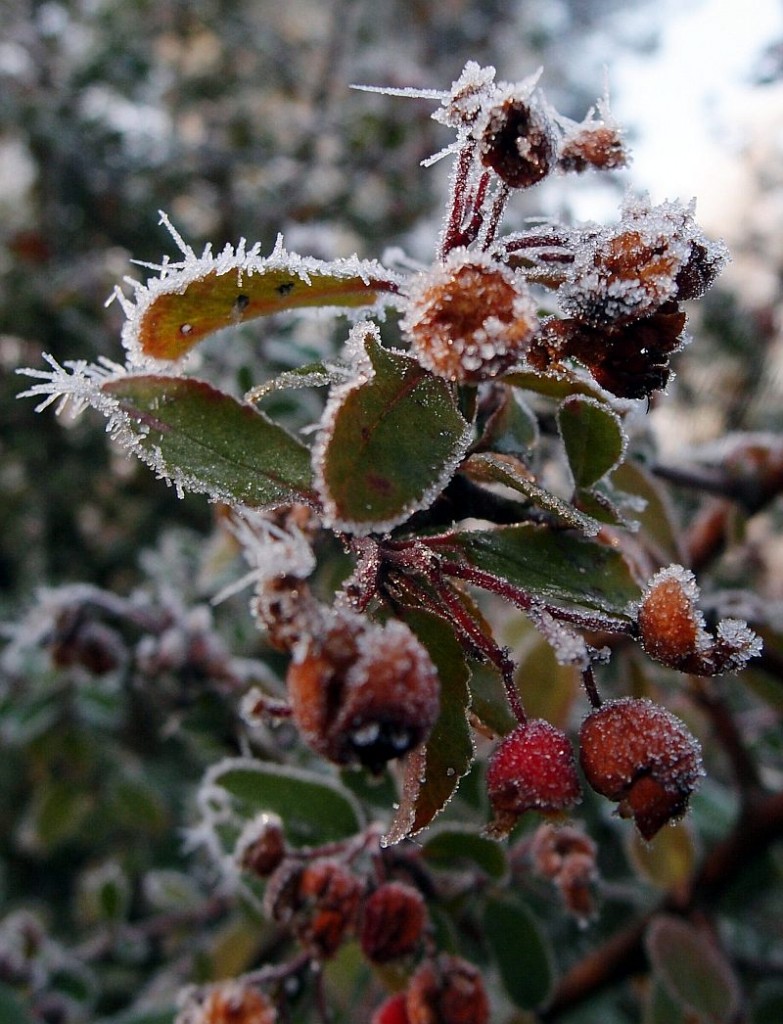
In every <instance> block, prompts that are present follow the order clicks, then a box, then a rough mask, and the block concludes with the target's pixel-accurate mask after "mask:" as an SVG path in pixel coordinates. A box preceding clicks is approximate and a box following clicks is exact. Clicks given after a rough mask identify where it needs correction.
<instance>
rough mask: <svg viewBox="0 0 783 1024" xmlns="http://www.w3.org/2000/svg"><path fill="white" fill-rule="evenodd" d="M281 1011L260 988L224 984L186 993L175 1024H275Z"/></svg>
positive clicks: (230, 982)
mask: <svg viewBox="0 0 783 1024" xmlns="http://www.w3.org/2000/svg"><path fill="white" fill-rule="evenodd" d="M276 1021H277V1011H276V1010H275V1008H274V1006H273V1005H272V1003H271V1002H270V1001H269V999H268V998H267V997H266V996H265V995H264V994H263V993H262V992H260V991H259V990H258V989H257V988H254V987H253V986H251V985H245V984H243V983H242V982H241V981H223V982H218V983H217V984H215V985H210V986H208V987H206V988H191V989H185V991H184V992H183V993H182V996H181V999H180V1011H179V1013H178V1014H177V1016H176V1019H175V1022H174V1024H275V1022H276Z"/></svg>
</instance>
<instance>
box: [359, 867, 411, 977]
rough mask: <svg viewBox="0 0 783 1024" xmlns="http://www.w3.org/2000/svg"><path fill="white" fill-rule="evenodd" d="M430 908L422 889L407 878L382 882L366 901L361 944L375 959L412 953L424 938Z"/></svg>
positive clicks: (374, 961) (363, 949)
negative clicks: (404, 881) (425, 901)
mask: <svg viewBox="0 0 783 1024" xmlns="http://www.w3.org/2000/svg"><path fill="white" fill-rule="evenodd" d="M426 917H427V912H426V909H425V905H424V899H423V898H422V895H421V893H420V892H419V891H418V889H414V888H413V886H410V885H405V884H404V883H403V882H386V883H385V884H384V885H381V886H379V887H378V888H377V889H376V890H375V892H374V893H373V894H372V895H371V896H370V898H369V899H368V900H367V902H366V903H365V905H364V911H363V916H362V926H361V933H360V939H361V946H362V951H363V953H364V955H365V956H366V957H367V959H368V960H372V961H373V963H376V964H383V963H387V962H388V961H389V960H396V959H397V958H398V957H401V956H407V955H408V954H409V953H412V952H413V951H414V950H415V949H416V947H417V946H418V944H419V941H420V940H421V936H422V932H423V931H424V924H425V921H426Z"/></svg>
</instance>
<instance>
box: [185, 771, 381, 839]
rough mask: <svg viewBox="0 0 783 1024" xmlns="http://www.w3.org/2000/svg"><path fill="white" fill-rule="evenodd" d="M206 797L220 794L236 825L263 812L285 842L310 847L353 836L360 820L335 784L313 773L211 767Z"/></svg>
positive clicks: (347, 796) (347, 795) (350, 799)
mask: <svg viewBox="0 0 783 1024" xmlns="http://www.w3.org/2000/svg"><path fill="white" fill-rule="evenodd" d="M204 787H205V790H206V792H209V790H210V789H211V788H216V789H219V790H223V791H224V792H225V793H227V794H228V795H229V796H230V797H231V805H232V809H233V811H234V814H235V816H236V817H237V818H238V819H239V822H240V824H241V823H242V822H243V821H246V820H249V819H250V818H253V817H255V816H256V815H257V814H260V813H261V812H263V811H268V812H273V813H275V814H278V815H279V816H280V818H281V819H282V821H283V824H284V826H285V834H286V839H287V840H288V841H289V842H290V843H292V844H293V845H294V846H304V845H308V846H314V845H319V844H321V843H330V842H335V841H336V840H338V839H345V838H347V837H348V836H352V835H355V834H356V833H357V832H358V831H359V830H360V828H361V827H362V824H361V814H360V811H359V808H358V805H357V804H356V801H355V800H354V799H353V797H352V796H351V794H350V793H349V792H348V791H347V790H345V789H344V788H343V787H342V786H341V785H340V784H339V783H338V782H336V781H334V780H333V779H330V778H328V777H326V776H323V775H316V774H315V773H314V772H306V771H303V770H302V769H298V768H290V767H284V766H281V765H273V764H269V763H266V762H261V761H251V760H249V759H244V758H236V759H228V760H226V761H222V762H220V763H219V764H217V765H215V766H214V767H213V768H211V769H210V771H209V772H208V773H207V776H206V778H205V780H204Z"/></svg>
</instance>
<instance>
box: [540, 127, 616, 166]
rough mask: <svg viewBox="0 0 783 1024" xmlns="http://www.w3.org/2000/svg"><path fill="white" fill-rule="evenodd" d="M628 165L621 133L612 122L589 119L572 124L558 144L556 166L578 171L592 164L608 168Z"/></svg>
mask: <svg viewBox="0 0 783 1024" xmlns="http://www.w3.org/2000/svg"><path fill="white" fill-rule="evenodd" d="M627 165H628V152H627V150H626V148H625V144H624V142H623V137H622V133H621V132H620V130H619V129H618V128H617V126H616V125H614V124H605V123H604V122H602V121H589V122H586V123H583V124H579V125H576V126H575V127H574V129H573V130H572V131H570V132H568V133H567V134H566V136H565V138H564V139H563V141H562V142H561V144H560V152H559V155H558V160H557V166H558V169H559V170H561V171H573V172H576V173H577V174H581V173H582V172H583V171H586V170H588V168H590V167H593V168H595V169H596V170H600V171H611V170H616V169H618V168H621V167H626V166H627Z"/></svg>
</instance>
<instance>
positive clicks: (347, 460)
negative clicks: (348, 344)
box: [313, 324, 470, 535]
mask: <svg viewBox="0 0 783 1024" xmlns="http://www.w3.org/2000/svg"><path fill="white" fill-rule="evenodd" d="M353 343H354V346H355V348H354V355H355V361H356V375H355V377H354V378H353V379H352V380H350V381H349V382H348V383H346V384H344V385H342V386H340V387H337V388H335V389H334V390H333V392H332V395H331V397H330V399H329V402H328V403H327V406H326V409H325V410H324V415H323V419H322V422H321V432H320V435H319V439H318V442H317V443H316V446H315V449H314V453H313V461H314V467H315V482H316V487H317V489H318V491H319V493H320V495H321V498H322V499H323V504H324V509H325V512H326V516H327V520H328V522H329V525H330V526H332V527H333V528H334V529H336V530H343V531H345V532H347V533H355V534H360V535H364V534H368V533H383V532H386V531H387V530H391V529H392V528H393V527H395V526H398V525H399V524H400V523H403V522H405V520H406V519H408V518H409V517H410V516H411V515H412V514H413V513H414V512H416V511H418V510H419V509H422V508H426V507H427V506H428V505H429V504H430V503H431V502H432V501H434V499H435V498H436V497H437V495H438V494H439V493H440V491H441V490H442V489H443V488H444V487H445V486H446V484H447V483H448V481H449V480H450V479H451V477H452V476H453V474H454V472H455V470H456V467H457V465H458V463H459V461H460V459H461V458H462V456H463V455H464V454H465V450H466V448H467V445H468V442H469V439H470V428H469V427H468V424H467V423H466V422H465V420H464V419H463V418H462V416H461V415H460V413H459V411H458V410H457V407H456V405H455V403H454V399H453V397H452V390H451V386H450V385H449V384H448V383H447V381H445V380H443V379H442V378H440V377H436V376H434V375H433V374H431V373H429V372H428V371H427V370H425V369H424V368H423V367H422V366H421V365H420V364H419V363H418V362H417V361H416V360H415V359H413V358H412V357H410V356H407V355H403V354H401V353H398V352H390V351H388V350H387V349H385V348H383V347H382V346H381V344H380V342H379V339H378V334H377V331H376V330H375V328H373V327H372V326H371V325H369V324H360V325H359V326H358V327H357V328H355V330H354V334H353Z"/></svg>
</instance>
